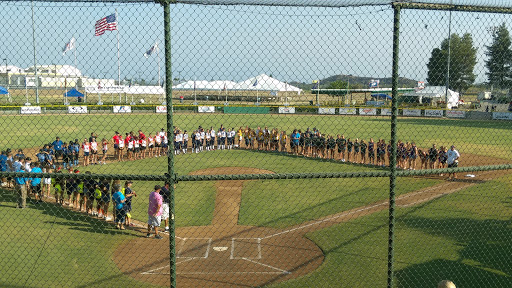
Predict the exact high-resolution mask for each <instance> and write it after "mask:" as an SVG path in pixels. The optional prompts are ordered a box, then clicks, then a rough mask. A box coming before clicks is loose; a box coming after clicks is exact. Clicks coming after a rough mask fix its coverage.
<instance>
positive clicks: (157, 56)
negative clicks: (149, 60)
mask: <svg viewBox="0 0 512 288" xmlns="http://www.w3.org/2000/svg"><path fill="white" fill-rule="evenodd" d="M158 50H159V49H158V41H156V58H158V86H160V56H159V55H158Z"/></svg>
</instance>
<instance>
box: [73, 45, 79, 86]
mask: <svg viewBox="0 0 512 288" xmlns="http://www.w3.org/2000/svg"><path fill="white" fill-rule="evenodd" d="M74 38H75V37H73V39H74ZM74 54H75V69H76V70H75V72H76V71H77V70H78V66H76V39H75V51H74ZM75 76H76V77H75V88H76V87H77V85H78V73H76V75H75Z"/></svg>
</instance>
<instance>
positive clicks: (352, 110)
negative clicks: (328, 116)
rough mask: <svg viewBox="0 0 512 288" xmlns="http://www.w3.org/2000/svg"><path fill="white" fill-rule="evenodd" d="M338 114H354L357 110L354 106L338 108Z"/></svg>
mask: <svg viewBox="0 0 512 288" xmlns="http://www.w3.org/2000/svg"><path fill="white" fill-rule="evenodd" d="M339 114H340V115H356V114H357V110H356V108H340V109H339Z"/></svg>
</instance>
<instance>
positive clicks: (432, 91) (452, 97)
mask: <svg viewBox="0 0 512 288" xmlns="http://www.w3.org/2000/svg"><path fill="white" fill-rule="evenodd" d="M404 96H415V97H419V99H418V100H419V103H422V100H423V98H438V99H444V98H445V97H446V87H444V86H427V87H425V88H424V89H421V90H418V91H416V92H408V93H404ZM447 100H448V101H446V107H447V108H448V109H452V107H457V105H458V103H459V92H455V91H453V90H450V89H448V99H447Z"/></svg>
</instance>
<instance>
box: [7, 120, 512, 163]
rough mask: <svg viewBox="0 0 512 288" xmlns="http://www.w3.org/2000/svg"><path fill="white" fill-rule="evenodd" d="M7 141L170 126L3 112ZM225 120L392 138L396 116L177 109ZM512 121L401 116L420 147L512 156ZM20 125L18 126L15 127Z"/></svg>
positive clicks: (186, 124) (407, 137) (30, 142)
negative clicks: (216, 112)
mask: <svg viewBox="0 0 512 288" xmlns="http://www.w3.org/2000/svg"><path fill="white" fill-rule="evenodd" d="M0 123H1V124H2V125H0V133H2V135H8V137H2V138H1V139H0V145H1V146H2V147H11V148H27V147H35V146H41V145H42V144H44V143H48V142H52V141H53V140H54V139H55V136H60V137H61V139H63V140H64V141H69V140H74V139H83V138H84V137H88V136H89V135H90V133H91V132H95V133H96V134H97V135H98V137H99V139H101V138H104V137H105V138H107V139H110V138H111V137H112V136H113V135H114V131H119V132H121V133H124V132H129V131H135V132H136V131H137V130H138V129H141V130H143V131H144V132H145V133H146V134H149V133H150V132H151V133H153V134H154V133H155V132H157V131H160V129H161V128H165V127H166V122H165V115H158V114H144V115H142V114H132V115H126V114H119V115H116V114H89V115H68V114H63V115H39V116H20V115H17V116H5V117H0ZM221 124H223V125H224V127H227V128H235V129H238V128H239V127H240V126H244V127H245V126H249V127H252V128H256V127H257V126H262V127H263V126H268V127H269V128H278V129H279V130H285V131H287V133H288V134H289V133H290V132H291V131H292V130H293V129H294V128H297V129H306V128H307V127H310V128H313V127H316V128H318V129H320V130H321V131H322V132H323V133H326V134H331V135H336V134H345V136H346V137H347V138H353V139H354V138H359V139H365V140H369V139H370V138H373V139H374V140H375V139H379V138H384V139H389V138H390V120H389V118H387V117H355V116H341V115H335V116H328V115H297V114H296V115H279V114H269V115H241V114H208V115H205V114H188V113H176V114H174V125H175V126H178V127H180V128H182V129H185V130H188V131H189V133H190V132H191V131H193V130H194V129H196V128H197V127H198V126H199V125H201V126H202V127H205V128H209V127H210V126H211V127H214V129H215V130H217V129H218V127H220V125H221ZM508 124H509V123H508V122H507V121H476V120H458V119H425V118H422V119H419V118H400V119H399V120H398V125H399V126H398V131H397V132H398V137H399V138H400V139H402V140H403V141H411V142H412V141H414V142H416V144H417V145H418V146H419V147H430V146H431V145H432V144H434V143H436V144H437V145H438V147H439V146H443V145H445V146H446V145H451V144H455V145H457V147H458V149H459V151H460V152H463V153H464V152H467V153H473V154H478V155H493V156H495V157H499V158H503V159H512V151H511V150H510V149H509V143H510V142H511V141H512V133H510V130H511V129H512V128H511V127H512V126H511V125H508ZM14 127H15V129H14Z"/></svg>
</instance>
